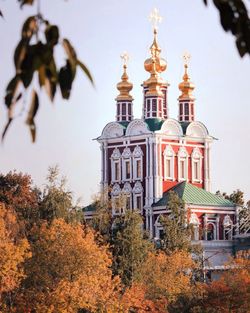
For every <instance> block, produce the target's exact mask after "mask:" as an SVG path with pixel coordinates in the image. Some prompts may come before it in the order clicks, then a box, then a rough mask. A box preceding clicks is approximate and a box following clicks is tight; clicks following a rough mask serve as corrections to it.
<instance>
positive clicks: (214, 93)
mask: <svg viewBox="0 0 250 313" xmlns="http://www.w3.org/2000/svg"><path fill="white" fill-rule="evenodd" d="M41 2H42V5H41V9H42V13H43V14H44V16H45V17H46V18H47V19H49V20H50V22H51V23H55V24H57V25H59V26H60V28H61V32H62V36H64V37H66V38H69V39H70V40H71V42H72V44H73V45H74V46H75V48H76V50H77V52H78V55H79V58H80V59H81V60H82V61H83V62H84V63H86V64H87V66H88V67H89V69H90V70H91V73H92V74H93V76H94V79H95V84H96V88H95V89H93V88H92V86H91V84H90V83H89V82H88V80H87V79H86V78H85V77H84V75H83V74H82V72H80V71H78V73H77V77H76V81H75V84H74V88H73V91H72V95H71V98H70V101H64V100H62V99H61V97H60V94H59V93H58V95H57V97H56V101H55V103H54V104H51V103H50V102H49V101H48V99H47V96H46V95H45V94H44V92H41V94H40V100H41V107H40V110H39V112H38V116H37V118H36V122H37V128H38V136H37V142H36V143H35V144H31V141H30V136H29V132H28V128H27V127H26V126H25V124H24V120H25V115H23V116H21V117H19V118H17V119H16V120H15V121H14V123H13V125H11V128H10V129H9V132H8V134H7V136H6V140H5V143H4V145H2V146H0V170H1V171H2V172H3V173H6V172H8V171H9V170H13V169H17V170H18V171H22V172H27V173H30V174H31V175H32V177H33V179H34V182H35V183H36V184H37V185H42V184H43V183H44V178H45V176H46V173H47V168H48V166H49V165H53V164H59V166H60V168H61V172H62V173H63V174H65V175H66V176H67V177H68V184H69V187H70V188H71V189H72V190H73V191H74V192H75V196H76V197H81V198H82V203H83V204H87V203H88V202H89V201H90V199H91V195H92V194H94V193H95V192H97V190H98V184H99V181H100V150H99V146H98V143H97V142H95V141H93V140H92V139H93V138H96V137H97V136H99V135H100V133H101V131H102V128H103V127H104V126H105V124H106V123H108V122H109V121H112V120H114V116H115V101H114V98H115V97H116V95H117V90H116V83H117V82H118V81H119V80H120V76H121V60H120V57H119V56H120V54H121V53H122V52H123V51H124V50H127V51H128V52H129V54H130V62H129V68H128V73H129V77H130V80H131V82H133V84H134V89H133V91H132V94H133V96H134V98H135V101H134V114H135V116H136V117H140V116H141V106H142V90H141V86H140V84H141V83H142V82H143V80H145V79H146V78H147V77H148V74H147V73H146V72H145V70H144V68H143V62H144V60H145V59H146V58H147V56H148V49H149V46H150V45H151V42H152V29H151V26H150V24H149V22H148V16H149V13H150V11H151V10H152V9H153V8H154V7H157V8H158V9H159V10H160V13H161V15H162V16H163V18H164V19H163V22H162V24H161V25H160V27H159V43H160V46H161V47H162V55H163V57H165V58H166V59H167V62H168V69H167V71H166V72H165V73H164V78H165V79H167V80H168V82H169V83H170V87H169V108H170V116H171V117H174V118H176V117H177V97H178V95H179V91H178V84H179V82H180V80H181V78H182V75H183V65H182V60H181V55H182V54H183V52H184V51H186V50H187V51H189V52H190V53H191V55H192V60H191V65H190V66H191V69H190V74H191V78H192V81H193V82H194V83H195V85H196V89H195V96H196V99H197V100H196V118H197V120H200V121H202V122H203V123H204V124H205V125H206V126H207V127H208V130H209V132H210V134H211V135H213V136H215V137H216V138H219V141H216V142H214V145H213V148H212V189H213V191H216V190H217V189H220V190H222V191H226V192H228V193H231V192H232V191H233V190H234V189H236V188H240V189H242V190H243V191H244V192H245V193H246V198H247V200H248V199H250V188H249V187H250V163H249V155H250V144H249V139H250V101H249V92H250V80H249V76H250V62H249V57H248V56H247V57H245V58H244V59H241V58H240V57H239V56H238V53H237V51H236V48H235V43H234V39H233V37H232V36H231V35H230V34H226V33H225V32H224V31H223V30H222V28H221V26H220V24H219V16H218V13H217V11H216V9H215V8H214V6H213V5H212V3H210V5H209V6H208V7H205V6H204V4H203V1H202V0H193V1H183V0H175V1H170V0H158V1H156V0H155V1H154V0H143V1H140V0H123V1H121V0H120V1H118V0H105V1H104V0H103V1H100V0H99V1H98V0H92V1H84V0H69V1H62V0H53V1H51V0H50V1H49V0H42V1H41ZM208 2H212V1H208ZM1 8H2V10H3V12H4V14H5V20H0V39H1V48H0V53H1V58H0V60H1V61H0V98H1V99H3V96H4V89H5V87H6V83H7V82H8V81H9V79H10V78H11V77H12V76H13V75H14V66H13V57H12V55H13V51H14V48H15V46H16V44H17V42H18V40H19V36H20V29H21V24H22V22H23V21H24V19H25V18H26V17H27V16H28V15H31V14H34V12H35V7H34V8H29V7H25V8H24V9H23V10H22V11H20V10H19V9H18V5H17V3H16V1H14V0H12V1H10V0H8V1H1ZM57 55H58V58H59V63H60V64H61V63H62V62H63V55H62V52H61V50H60V48H59V49H58V50H57ZM2 103H3V101H2ZM21 106H22V105H21V104H20V107H21ZM5 123H6V110H5V107H4V105H3V104H2V105H1V106H0V126H1V130H2V128H3V126H4V124H5Z"/></svg>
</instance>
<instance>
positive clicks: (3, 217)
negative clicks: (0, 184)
mask: <svg viewBox="0 0 250 313" xmlns="http://www.w3.org/2000/svg"><path fill="white" fill-rule="evenodd" d="M15 228H17V221H16V217H15V215H14V214H13V213H12V212H11V211H8V210H6V208H5V206H4V205H3V204H1V203H0V299H1V296H2V294H3V293H6V292H10V291H12V290H13V289H15V288H16V287H18V285H19V284H20V281H21V279H22V278H24V271H23V263H24V261H25V260H26V259H27V258H28V257H30V252H29V244H28V241H27V240H26V239H19V240H17V239H16V238H14V236H13V231H12V230H13V229H15Z"/></svg>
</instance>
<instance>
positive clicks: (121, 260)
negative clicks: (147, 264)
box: [112, 210, 153, 286]
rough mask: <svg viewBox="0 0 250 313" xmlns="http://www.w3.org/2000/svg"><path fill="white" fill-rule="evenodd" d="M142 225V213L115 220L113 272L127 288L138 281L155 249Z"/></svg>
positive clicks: (132, 213) (130, 213)
mask: <svg viewBox="0 0 250 313" xmlns="http://www.w3.org/2000/svg"><path fill="white" fill-rule="evenodd" d="M142 223H143V221H142V217H141V215H140V213H139V212H135V211H131V210H127V211H126V213H125V215H122V216H120V217H118V218H116V219H115V220H114V226H113V227H114V228H113V240H112V253H113V272H114V274H115V275H119V276H120V278H121V280H122V282H123V284H124V285H125V286H131V284H132V283H133V281H135V280H136V279H137V277H138V275H140V270H141V267H142V266H143V263H144V261H145V259H146V257H147V255H148V253H149V251H151V250H152V249H153V245H152V243H151V242H150V241H149V240H148V238H147V237H146V234H145V232H144V231H143V230H142Z"/></svg>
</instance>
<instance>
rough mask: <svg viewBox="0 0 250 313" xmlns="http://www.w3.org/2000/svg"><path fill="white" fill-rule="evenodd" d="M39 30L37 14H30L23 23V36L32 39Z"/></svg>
mask: <svg viewBox="0 0 250 313" xmlns="http://www.w3.org/2000/svg"><path fill="white" fill-rule="evenodd" d="M37 30H38V25H37V20H36V17H35V16H30V17H28V18H27V20H26V21H25V22H24V24H23V28H22V38H26V39H29V40H30V39H31V37H32V36H33V34H34V33H36V32H37Z"/></svg>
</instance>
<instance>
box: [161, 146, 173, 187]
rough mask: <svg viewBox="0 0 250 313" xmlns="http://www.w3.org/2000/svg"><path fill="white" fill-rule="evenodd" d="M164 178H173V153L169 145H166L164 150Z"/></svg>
mask: <svg viewBox="0 0 250 313" xmlns="http://www.w3.org/2000/svg"><path fill="white" fill-rule="evenodd" d="M163 155H164V180H172V181H174V180H175V176H174V167H175V153H174V150H173V148H172V147H171V146H170V145H167V146H166V148H165V150H164V152H163Z"/></svg>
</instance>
